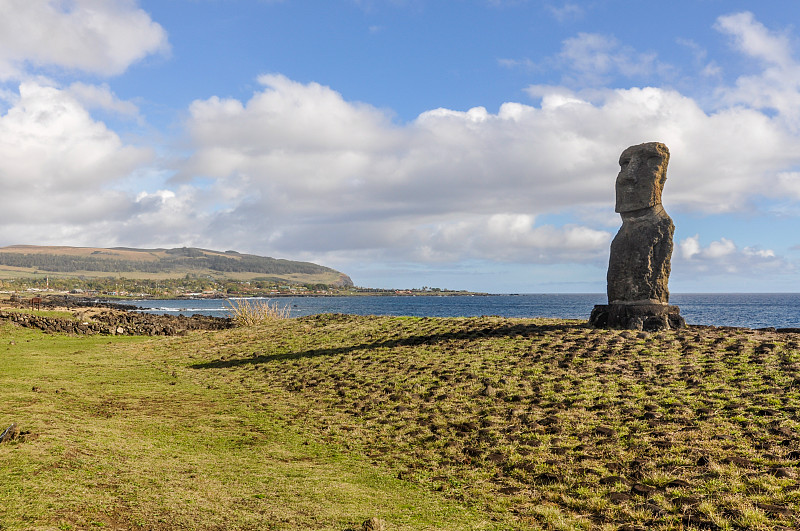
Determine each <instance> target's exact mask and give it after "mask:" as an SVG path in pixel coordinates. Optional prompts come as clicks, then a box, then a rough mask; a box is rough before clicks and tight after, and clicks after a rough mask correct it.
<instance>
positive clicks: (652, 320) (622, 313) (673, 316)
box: [589, 304, 686, 332]
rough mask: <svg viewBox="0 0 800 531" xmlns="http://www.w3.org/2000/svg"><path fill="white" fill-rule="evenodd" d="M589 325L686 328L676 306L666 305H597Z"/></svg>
mask: <svg viewBox="0 0 800 531" xmlns="http://www.w3.org/2000/svg"><path fill="white" fill-rule="evenodd" d="M589 324H590V325H592V326H594V327H596V328H625V329H628V330H646V331H648V332H652V331H656V330H676V329H678V328H683V327H684V326H686V321H684V320H683V317H681V310H680V308H678V307H677V306H668V305H666V304H598V305H597V306H595V307H594V309H593V310H592V315H591V316H590V317H589Z"/></svg>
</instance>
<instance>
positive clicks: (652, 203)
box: [589, 142, 685, 330]
mask: <svg viewBox="0 0 800 531" xmlns="http://www.w3.org/2000/svg"><path fill="white" fill-rule="evenodd" d="M668 163H669V149H667V146H665V145H664V144H662V143H660V142H648V143H646V144H639V145H637V146H631V147H629V148H628V149H626V150H625V151H623V152H622V155H620V158H619V165H620V171H619V174H618V175H617V182H616V194H617V203H616V207H615V211H616V212H618V213H619V214H620V216H621V217H622V227H620V229H619V232H618V233H617V235H616V237H615V238H614V241H612V242H611V255H610V257H609V261H608V276H607V280H608V304H607V305H598V306H595V308H594V310H593V311H592V316H591V317H590V319H589V322H590V324H592V325H594V326H598V327H614V328H631V329H639V330H642V329H644V330H663V329H669V328H681V327H682V326H684V325H685V322H684V320H683V318H682V317H681V316H680V310H679V309H678V307H677V306H669V288H668V282H669V274H670V260H671V258H672V235H673V234H674V232H675V225H673V223H672V219H670V217H669V216H668V215H667V213H666V212H665V211H664V207H662V206H661V192H662V190H663V189H664V183H665V181H666V180H667V164H668Z"/></svg>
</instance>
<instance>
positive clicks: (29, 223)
mask: <svg viewBox="0 0 800 531" xmlns="http://www.w3.org/2000/svg"><path fill="white" fill-rule="evenodd" d="M150 158H151V154H150V153H149V151H148V150H145V149H140V148H136V147H132V146H126V145H125V144H123V142H122V141H121V140H120V138H119V136H118V135H117V134H116V133H114V132H113V131H111V130H109V129H108V128H107V127H106V126H105V125H104V124H103V123H101V122H98V121H95V120H94V119H92V117H91V116H90V114H89V113H88V112H87V111H86V109H85V108H84V107H83V106H82V105H81V104H80V103H79V102H78V101H77V100H76V99H75V98H74V97H73V96H71V95H70V94H69V93H68V92H66V91H63V90H60V89H58V88H54V87H50V86H43V85H39V84H36V83H23V84H22V85H21V86H20V87H19V94H18V97H16V98H15V100H14V102H13V104H12V105H11V107H10V108H9V109H8V110H7V112H6V113H5V114H4V115H2V116H0V160H2V161H3V164H2V165H0V186H2V188H3V198H4V207H3V209H2V211H0V223H1V224H2V228H3V233H4V236H5V238H6V239H8V238H11V237H14V235H18V236H17V237H18V238H20V240H19V241H25V240H24V238H25V237H26V236H30V237H31V241H41V240H43V239H48V240H49V241H58V240H59V238H62V237H64V236H65V235H67V234H71V235H73V236H74V235H75V234H77V233H79V232H80V231H81V229H80V227H82V226H90V225H104V224H108V223H111V222H113V221H115V220H117V221H119V220H123V219H125V218H126V217H127V216H129V215H130V214H131V204H130V201H129V200H128V199H127V198H126V197H125V196H124V194H121V193H120V192H117V191H114V189H113V187H112V186H111V185H113V183H114V182H115V181H117V180H119V179H122V178H124V177H126V176H127V175H129V174H130V173H131V172H132V171H134V170H135V169H137V168H139V167H141V166H142V165H144V164H146V163H147V162H148V161H149V160H150ZM19 226H22V227H25V228H23V229H22V231H21V232H20V230H19ZM37 227H38V230H39V234H38V235H37V237H33V234H31V232H32V231H35V230H37ZM48 236H52V239H50V238H48Z"/></svg>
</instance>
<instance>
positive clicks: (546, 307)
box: [130, 293, 800, 328]
mask: <svg viewBox="0 0 800 531" xmlns="http://www.w3.org/2000/svg"><path fill="white" fill-rule="evenodd" d="M256 300H269V301H270V303H277V304H278V306H279V307H281V308H283V307H288V308H289V311H290V316H291V317H298V316H302V315H313V314H318V313H347V314H356V315H409V316H420V317H473V316H481V315H498V316H502V317H556V318H563V319H588V318H589V313H590V312H591V311H592V308H593V307H594V305H595V304H605V302H606V296H605V294H600V293H594V294H525V295H475V296H446V297H437V296H417V297H414V296H359V297H276V298H274V299H256ZM130 304H133V305H135V306H138V307H139V308H141V311H145V312H148V313H156V314H174V315H177V314H183V315H192V314H196V313H197V314H204V315H212V316H216V317H226V316H228V314H229V311H230V303H228V302H227V301H226V300H224V299H200V300H138V301H131V302H130ZM670 304H675V305H678V306H680V308H681V315H683V317H684V319H686V322H687V323H689V324H698V325H714V326H741V327H746V328H763V327H769V326H774V327H776V328H800V293H678V294H672V296H671V297H670Z"/></svg>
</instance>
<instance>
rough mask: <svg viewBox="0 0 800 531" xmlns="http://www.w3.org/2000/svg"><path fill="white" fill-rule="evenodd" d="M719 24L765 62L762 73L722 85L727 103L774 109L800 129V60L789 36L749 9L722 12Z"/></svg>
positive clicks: (737, 44)
mask: <svg viewBox="0 0 800 531" xmlns="http://www.w3.org/2000/svg"><path fill="white" fill-rule="evenodd" d="M715 28H716V29H717V30H719V31H721V32H723V33H726V34H728V35H730V36H731V37H732V39H733V43H734V46H735V47H736V49H738V50H739V51H740V52H742V53H744V54H745V55H747V56H749V57H752V58H753V59H755V60H757V61H759V62H760V63H761V64H762V65H763V70H762V71H761V72H760V73H758V74H755V75H745V76H740V77H739V78H738V79H737V80H736V83H735V86H733V87H723V88H721V89H720V90H719V95H720V98H721V101H722V102H723V104H725V105H736V104H740V105H747V106H749V107H752V108H756V109H772V110H775V111H777V112H778V114H779V116H780V117H781V118H782V119H783V120H785V121H786V122H787V123H788V124H789V126H790V127H792V128H794V129H795V130H798V129H800V63H798V62H797V61H796V60H795V59H794V57H793V54H792V48H791V45H790V40H789V38H788V36H787V35H784V34H779V33H776V32H772V31H770V30H769V29H767V28H766V27H764V25H763V24H761V23H760V22H758V21H757V20H755V17H754V16H753V14H752V13H749V12H745V13H735V14H732V15H726V16H722V17H720V18H719V19H718V20H717V23H716V25H715Z"/></svg>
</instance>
